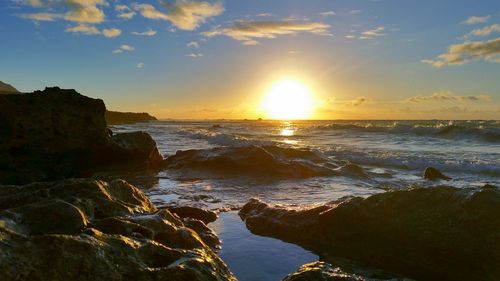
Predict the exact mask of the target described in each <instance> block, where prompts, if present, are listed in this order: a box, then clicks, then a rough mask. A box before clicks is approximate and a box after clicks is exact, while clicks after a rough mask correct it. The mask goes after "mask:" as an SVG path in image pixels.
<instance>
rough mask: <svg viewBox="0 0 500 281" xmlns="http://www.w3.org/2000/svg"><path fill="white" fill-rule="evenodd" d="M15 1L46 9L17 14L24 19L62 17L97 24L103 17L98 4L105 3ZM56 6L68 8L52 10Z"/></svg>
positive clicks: (95, 0)
mask: <svg viewBox="0 0 500 281" xmlns="http://www.w3.org/2000/svg"><path fill="white" fill-rule="evenodd" d="M17 2H18V3H20V4H24V5H29V6H32V7H35V8H45V10H46V11H44V12H37V13H27V14H21V15H19V16H21V17H22V18H25V19H30V20H34V21H54V20H56V19H63V20H67V21H72V22H78V23H85V24H89V23H91V24H97V23H101V22H103V21H104V19H105V15H104V12H103V10H102V9H101V8H99V7H98V6H105V5H107V2H106V1H105V0H60V1H47V2H42V1H33V0H30V1H21V2H19V1H17ZM56 4H57V5H56ZM61 4H62V5H61ZM52 6H54V7H52ZM58 6H64V7H66V8H67V9H68V11H67V12H65V13H57V12H53V10H54V9H55V7H58Z"/></svg>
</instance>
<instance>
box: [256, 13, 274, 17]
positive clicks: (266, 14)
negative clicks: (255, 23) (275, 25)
mask: <svg viewBox="0 0 500 281" xmlns="http://www.w3.org/2000/svg"><path fill="white" fill-rule="evenodd" d="M257 16H258V17H273V16H274V15H273V14H271V13H260V14H257Z"/></svg>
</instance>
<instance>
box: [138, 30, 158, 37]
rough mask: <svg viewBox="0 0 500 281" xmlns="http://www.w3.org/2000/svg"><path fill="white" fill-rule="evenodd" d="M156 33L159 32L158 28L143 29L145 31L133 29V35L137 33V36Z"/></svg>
mask: <svg viewBox="0 0 500 281" xmlns="http://www.w3.org/2000/svg"><path fill="white" fill-rule="evenodd" d="M156 33H157V32H156V30H153V29H148V30H146V31H143V32H137V31H133V32H132V35H137V36H155V35H156Z"/></svg>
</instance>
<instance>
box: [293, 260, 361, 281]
mask: <svg viewBox="0 0 500 281" xmlns="http://www.w3.org/2000/svg"><path fill="white" fill-rule="evenodd" d="M364 280H366V279H365V278H363V277H361V276H358V275H355V274H349V273H345V272H343V271H342V270H341V269H340V268H338V267H333V266H331V265H329V264H327V263H324V262H313V263H308V264H305V265H303V266H301V267H300V268H299V270H298V271H297V272H295V273H292V274H290V275H288V276H287V277H285V279H283V281H364Z"/></svg>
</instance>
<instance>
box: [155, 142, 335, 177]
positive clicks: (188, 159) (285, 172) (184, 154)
mask: <svg viewBox="0 0 500 281" xmlns="http://www.w3.org/2000/svg"><path fill="white" fill-rule="evenodd" d="M320 161H323V162H325V159H322V158H321V157H319V156H317V155H315V154H314V153H313V152H310V151H305V150H304V151H303V150H297V149H291V148H289V149H287V148H280V147H277V146H265V147H260V146H254V145H251V146H242V147H217V148H212V149H201V150H194V149H193V150H186V151H177V153H176V154H175V155H172V156H170V157H168V158H167V159H166V160H165V162H166V165H167V168H168V169H170V170H173V171H177V172H178V173H179V174H180V175H181V176H185V177H195V178H213V177H216V178H229V177H241V176H248V177H252V178H257V179H261V178H266V179H267V178H287V179H289V178H305V177H315V176H326V175H338V174H339V172H337V171H334V170H333V169H330V168H327V167H325V166H323V165H321V163H319V162H320Z"/></svg>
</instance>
